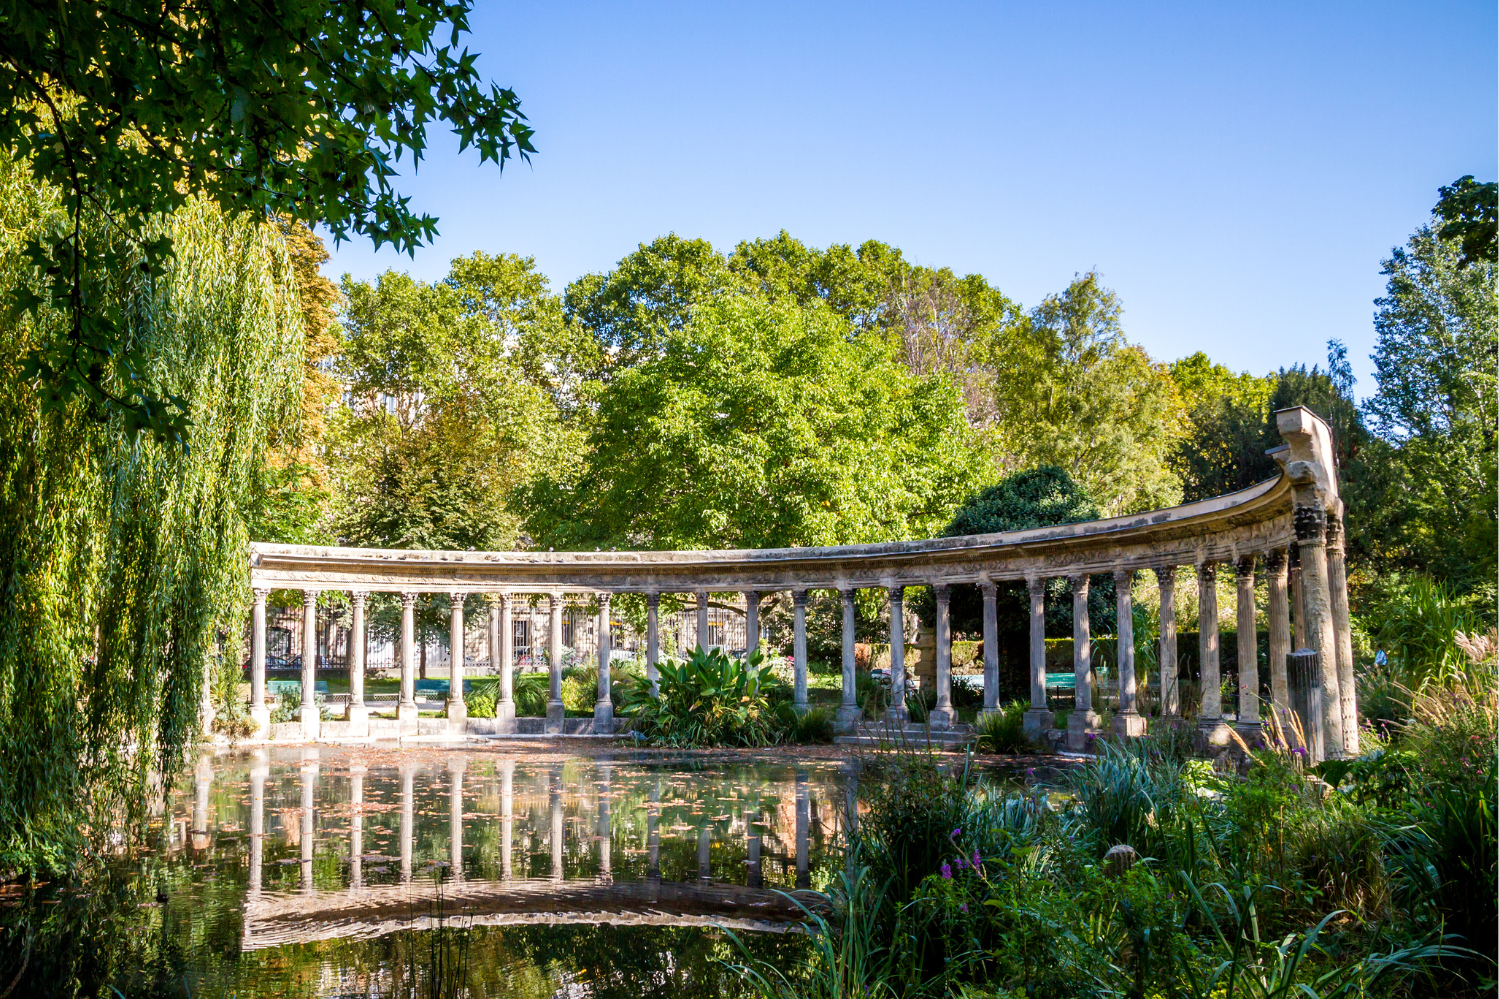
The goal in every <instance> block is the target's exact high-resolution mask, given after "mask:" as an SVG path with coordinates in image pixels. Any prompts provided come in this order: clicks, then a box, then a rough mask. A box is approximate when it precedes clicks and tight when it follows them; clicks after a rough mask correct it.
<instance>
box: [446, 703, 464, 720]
mask: <svg viewBox="0 0 1499 999" xmlns="http://www.w3.org/2000/svg"><path fill="white" fill-rule="evenodd" d="M447 708H448V710H447V716H448V721H455V722H461V721H467V720H468V705H467V704H465V703H464V702H463V700H462V698H457V697H450V698H448V705H447Z"/></svg>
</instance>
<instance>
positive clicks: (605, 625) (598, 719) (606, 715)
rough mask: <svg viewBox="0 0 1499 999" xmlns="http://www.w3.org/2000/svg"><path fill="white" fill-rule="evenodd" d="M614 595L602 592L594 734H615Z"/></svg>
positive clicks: (600, 596) (600, 598)
mask: <svg viewBox="0 0 1499 999" xmlns="http://www.w3.org/2000/svg"><path fill="white" fill-rule="evenodd" d="M611 597H612V595H611V594H608V593H600V594H599V595H598V602H599V640H598V646H599V696H598V700H597V701H596V702H595V703H594V705H593V733H594V735H612V734H614V700H613V697H612V696H611V687H610V681H609V656H610V645H611V641H612V636H611V635H610V634H609V601H610V599H611Z"/></svg>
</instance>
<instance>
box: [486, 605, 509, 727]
mask: <svg viewBox="0 0 1499 999" xmlns="http://www.w3.org/2000/svg"><path fill="white" fill-rule="evenodd" d="M489 599H490V601H491V602H490V605H489V657H490V659H492V660H494V661H495V663H492V664H491V665H495V664H497V665H498V666H499V669H500V696H499V699H498V700H497V701H495V705H494V730H495V731H496V732H497V733H499V734H501V735H513V734H514V733H515V611H514V600H515V598H514V597H513V596H512V595H511V594H509V593H505V592H503V591H502V592H500V593H492V594H490V598H489Z"/></svg>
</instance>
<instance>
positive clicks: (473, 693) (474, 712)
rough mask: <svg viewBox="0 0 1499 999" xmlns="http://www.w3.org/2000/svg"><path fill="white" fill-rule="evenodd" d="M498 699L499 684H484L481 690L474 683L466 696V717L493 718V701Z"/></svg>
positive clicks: (477, 684)
mask: <svg viewBox="0 0 1499 999" xmlns="http://www.w3.org/2000/svg"><path fill="white" fill-rule="evenodd" d="M498 697H499V684H498V682H496V683H493V684H485V685H484V686H483V687H482V688H481V687H480V686H479V683H478V681H475V682H474V684H473V686H472V687H471V688H470V689H469V694H468V698H467V701H468V716H469V717H470V718H493V717H494V707H495V701H496V700H497V698H498Z"/></svg>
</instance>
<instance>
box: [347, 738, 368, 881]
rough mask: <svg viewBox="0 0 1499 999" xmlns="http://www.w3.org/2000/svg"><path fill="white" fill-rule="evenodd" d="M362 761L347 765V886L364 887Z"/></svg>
mask: <svg viewBox="0 0 1499 999" xmlns="http://www.w3.org/2000/svg"><path fill="white" fill-rule="evenodd" d="M368 772H369V768H367V767H366V766H365V765H364V764H363V763H351V764H350V765H349V887H350V888H363V887H364V775H365V774H366V773H368Z"/></svg>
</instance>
